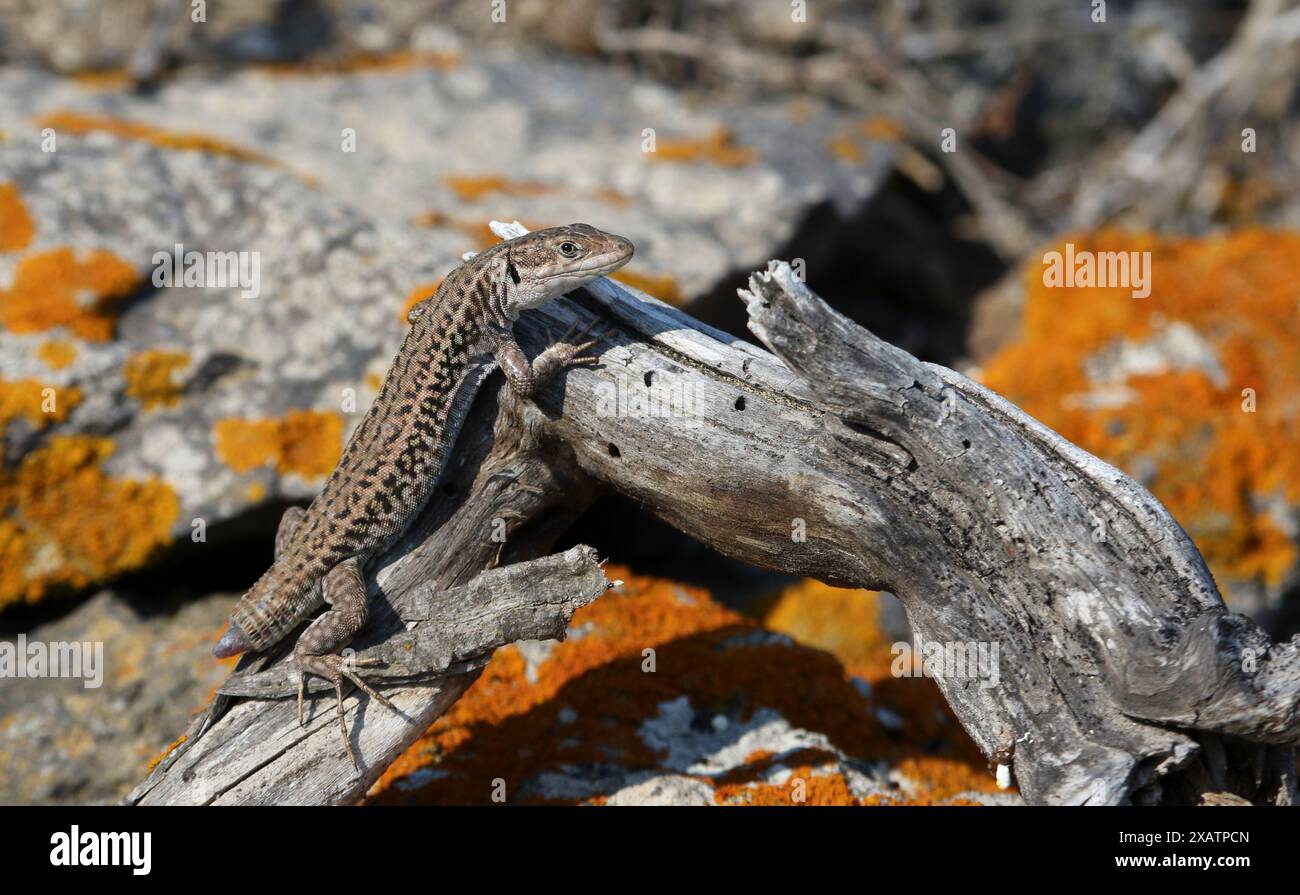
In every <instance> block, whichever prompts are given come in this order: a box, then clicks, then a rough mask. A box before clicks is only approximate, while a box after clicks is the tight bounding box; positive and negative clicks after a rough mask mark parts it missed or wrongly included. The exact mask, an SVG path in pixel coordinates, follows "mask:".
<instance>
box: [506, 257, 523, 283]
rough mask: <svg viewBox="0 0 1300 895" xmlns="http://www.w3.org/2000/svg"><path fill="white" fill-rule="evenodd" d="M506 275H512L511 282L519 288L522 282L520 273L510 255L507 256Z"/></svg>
mask: <svg viewBox="0 0 1300 895" xmlns="http://www.w3.org/2000/svg"><path fill="white" fill-rule="evenodd" d="M506 273H507V274H509V275H510V281H511V282H512V283H514V284H515V285H516V286H518V285H519V280H520V276H519V271H518V270H516V269H515V262H514V261H513V260H511V258H510V256H509V255H507V256H506Z"/></svg>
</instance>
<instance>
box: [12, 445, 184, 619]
mask: <svg viewBox="0 0 1300 895" xmlns="http://www.w3.org/2000/svg"><path fill="white" fill-rule="evenodd" d="M112 453H113V442H112V441H111V440H110V439H107V438H92V437H87V436H54V437H53V438H51V439H50V441H49V442H48V443H46V444H45V445H43V446H41V447H39V448H37V449H36V450H34V451H32V452H31V453H29V454H28V455H27V456H26V457H24V458H23V460H22V462H21V463H19V465H18V467H17V468H16V469H12V470H2V471H0V606H3V605H5V604H7V603H13V602H18V601H21V600H27V601H35V600H37V599H39V598H40V597H41V596H43V595H44V594H45V593H47V592H48V591H50V590H52V589H56V588H64V587H68V588H83V587H86V586H88V585H90V584H92V583H98V582H102V581H106V580H108V579H110V578H112V577H113V576H114V575H117V574H120V573H121V572H124V571H128V570H131V569H136V568H139V567H140V566H142V565H144V564H145V563H146V562H147V561H148V560H149V559H150V558H151V557H152V556H153V554H154V553H155V551H157V550H158V549H159V548H160V547H162V546H163V545H165V544H168V543H170V541H171V528H172V525H173V524H174V523H175V521H176V519H177V518H178V517H179V515H180V501H179V500H178V499H177V497H176V493H175V492H174V491H173V490H172V489H171V487H169V486H168V485H167V484H166V483H164V482H162V481H160V480H158V479H155V478H151V479H145V480H133V479H116V478H112V477H110V476H109V475H107V474H106V473H105V472H104V471H103V469H102V468H101V466H102V463H103V461H104V460H105V459H106V458H107V457H109V456H110V455H111V454H112Z"/></svg>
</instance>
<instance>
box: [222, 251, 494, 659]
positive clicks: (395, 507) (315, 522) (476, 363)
mask: <svg viewBox="0 0 1300 895" xmlns="http://www.w3.org/2000/svg"><path fill="white" fill-rule="evenodd" d="M486 254H488V253H485V255H486ZM483 257H484V256H479V257H478V258H475V259H472V260H471V261H469V262H467V263H466V264H463V265H461V266H460V267H458V268H456V269H455V270H454V271H452V272H451V273H450V274H448V275H447V277H446V278H445V279H444V280H443V282H442V284H441V285H440V286H439V288H438V290H437V292H436V293H434V296H433V297H432V298H429V299H426V300H425V302H426V303H427V305H428V307H427V310H425V311H424V313H422V314H420V315H419V316H418V318H417V319H415V320H414V322H413V323H412V325H411V327H410V329H409V330H408V331H407V333H406V337H405V339H404V340H403V342H402V347H401V349H400V350H399V351H398V353H397V356H396V358H395V359H394V361H393V365H392V367H391V368H390V369H389V371H388V375H387V377H386V378H385V380H384V383H383V385H382V387H381V388H380V390H379V394H378V395H377V396H376V398H375V400H374V403H373V404H371V406H370V409H369V410H368V411H367V412H366V415H365V417H363V418H362V420H361V423H360V424H359V425H358V426H357V428H356V431H355V432H353V434H352V437H351V438H350V439H349V440H348V444H347V446H346V447H345V448H344V450H343V454H342V456H341V457H340V459H339V462H338V465H337V466H336V467H335V468H334V471H333V472H332V473H331V474H330V476H329V478H328V479H327V480H326V481H325V485H324V486H323V487H322V489H321V492H320V494H319V495H317V497H316V499H315V500H314V501H312V504H311V506H310V507H308V508H307V512H306V514H305V515H304V516H303V518H302V519H301V520H300V522H299V523H298V526H297V528H296V529H295V530H294V531H293V533H292V534H291V535H290V536H289V538H288V539H287V541H286V545H285V548H284V550H283V551H282V552H281V553H280V555H278V556H277V557H276V558H275V562H274V563H273V564H272V566H271V568H270V569H268V570H267V572H266V573H265V574H264V575H263V576H262V577H261V578H260V579H259V580H258V581H257V583H256V584H255V585H254V586H253V587H252V588H251V589H250V590H249V591H248V593H247V594H245V595H244V597H243V598H242V599H241V600H240V601H239V603H238V604H237V605H236V607H235V611H234V613H233V614H232V616H231V620H232V621H233V622H235V623H237V624H238V625H239V627H240V628H241V629H243V631H244V633H245V634H247V635H248V637H249V639H250V640H251V641H252V643H253V644H254V646H256V647H257V648H258V649H265V648H266V647H268V646H270V645H271V644H273V643H275V642H276V641H277V640H279V639H280V638H281V637H283V636H284V635H285V634H286V633H288V631H289V630H290V629H292V628H293V626H294V625H296V624H297V623H298V622H299V621H300V620H301V619H302V618H303V617H305V616H306V615H307V614H308V613H310V612H312V611H313V610H314V609H315V608H316V607H317V606H319V605H320V603H321V598H320V594H319V588H318V587H316V585H317V583H318V582H319V581H320V579H321V578H322V577H323V576H324V575H325V573H326V572H328V571H329V570H330V569H331V568H333V567H334V566H336V565H338V563H340V562H341V561H343V560H345V559H347V558H349V557H352V556H359V555H370V554H373V553H375V552H377V551H378V550H381V549H383V548H384V547H387V546H388V545H389V544H391V543H392V542H393V541H394V540H396V538H398V537H399V536H400V535H401V534H402V532H403V531H404V530H405V529H406V527H407V526H408V525H409V524H410V522H411V521H412V520H413V519H414V518H415V516H416V515H417V514H418V512H419V510H420V509H421V508H422V507H423V506H424V504H425V503H426V502H427V500H428V498H429V495H430V494H432V493H433V490H434V488H435V487H436V486H437V483H438V477H439V474H440V473H441V471H442V468H443V466H444V464H445V463H446V459H447V456H448V454H449V453H450V451H451V448H452V445H453V443H454V440H455V438H456V435H457V434H458V432H459V429H460V425H461V423H463V422H464V417H465V415H466V413H467V412H468V410H469V406H470V404H471V403H472V401H473V397H474V392H476V391H477V389H478V387H479V385H480V384H481V383H482V381H483V380H484V379H485V378H486V377H487V375H488V374H489V373H491V372H492V370H493V368H494V366H495V364H494V362H493V359H492V355H491V353H490V351H489V350H487V349H486V348H485V347H484V346H483V345H482V344H481V342H482V338H481V337H482V335H483V330H484V324H485V321H486V317H485V314H486V310H485V309H486V308H487V302H488V301H489V300H490V295H489V294H488V293H489V291H490V288H491V287H490V283H488V282H487V278H486V277H482V276H476V275H475V274H476V273H477V272H478V271H479V270H480V264H477V263H475V262H479V260H480V259H481V258H483Z"/></svg>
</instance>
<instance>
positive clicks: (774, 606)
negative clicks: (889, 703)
mask: <svg viewBox="0 0 1300 895" xmlns="http://www.w3.org/2000/svg"><path fill="white" fill-rule="evenodd" d="M878 596H879V595H878V594H877V593H876V592H875V591H868V590H850V589H846V588H842V587H831V586H830V585H829V584H823V583H822V582H820V581H815V580H813V579H811V578H808V579H805V580H804V581H802V582H800V583H799V584H795V585H791V586H790V587H787V588H785V589H784V590H783V591H781V593H780V594H778V595H777V596H776V597H775V599H774V600H773V601H772V603H771V606H770V607H769V608H767V609H766V611H765V612H764V613H763V626H764V627H766V628H768V629H770V630H772V631H780V632H781V633H782V634H788V635H790V636H791V637H793V638H794V639H795V640H797V641H799V642H800V643H802V644H806V645H807V646H815V647H817V648H818V649H824V650H826V651H827V652H829V653H832V654H833V655H834V656H835V657H836V658H837V659H839V660H840V661H841V662H843V663H844V667H845V668H846V669H848V671H849V673H851V674H859V675H862V676H868V675H870V674H871V673H872V672H873V671H874V670H876V669H881V668H888V667H889V665H890V662H891V661H892V660H893V655H892V654H891V653H890V645H891V644H890V643H889V642H888V640H887V638H886V637H885V635H884V633H883V632H882V631H881V629H880V606H879V604H878V602H877V599H878Z"/></svg>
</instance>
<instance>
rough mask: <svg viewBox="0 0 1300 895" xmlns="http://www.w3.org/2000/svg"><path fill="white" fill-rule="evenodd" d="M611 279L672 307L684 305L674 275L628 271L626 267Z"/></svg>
mask: <svg viewBox="0 0 1300 895" xmlns="http://www.w3.org/2000/svg"><path fill="white" fill-rule="evenodd" d="M610 279H612V280H617V281H618V282H620V283H627V284H628V285H629V286H631V287H632V288H633V289H640V290H641V291H642V292H644V293H645V294H646V295H653V296H654V297H655V298H657V299H659V300H660V301H662V302H667V303H668V304H670V305H674V306H676V305H680V304H682V301H683V298H682V290H681V289H680V288H678V286H677V278H676V277H674V276H673V275H672V274H653V273H642V272H640V271H637V270H628V269H627V268H626V267H625V268H623V269H622V270H619V271H616V272H614V273H613V274H611V275H610Z"/></svg>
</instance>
